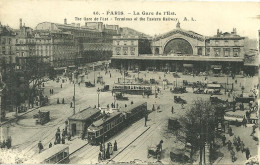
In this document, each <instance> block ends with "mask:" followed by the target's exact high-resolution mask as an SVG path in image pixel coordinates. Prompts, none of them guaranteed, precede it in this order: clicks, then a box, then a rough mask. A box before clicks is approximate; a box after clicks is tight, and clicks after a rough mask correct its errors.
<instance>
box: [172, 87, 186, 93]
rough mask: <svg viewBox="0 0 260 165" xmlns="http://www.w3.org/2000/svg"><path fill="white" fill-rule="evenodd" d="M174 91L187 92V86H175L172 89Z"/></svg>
mask: <svg viewBox="0 0 260 165" xmlns="http://www.w3.org/2000/svg"><path fill="white" fill-rule="evenodd" d="M171 92H172V93H186V92H187V91H186V87H174V88H173V89H172V90H171Z"/></svg>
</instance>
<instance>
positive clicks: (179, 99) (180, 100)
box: [174, 96, 187, 104]
mask: <svg viewBox="0 0 260 165" xmlns="http://www.w3.org/2000/svg"><path fill="white" fill-rule="evenodd" d="M174 102H175V103H178V104H187V101H186V100H184V99H182V98H181V97H180V96H174Z"/></svg>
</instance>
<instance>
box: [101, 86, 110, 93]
mask: <svg viewBox="0 0 260 165" xmlns="http://www.w3.org/2000/svg"><path fill="white" fill-rule="evenodd" d="M106 91H109V85H104V88H102V89H101V92H106Z"/></svg>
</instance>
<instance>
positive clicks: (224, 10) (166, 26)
mask: <svg viewBox="0 0 260 165" xmlns="http://www.w3.org/2000/svg"><path fill="white" fill-rule="evenodd" d="M143 11H144V12H145V13H142V12H143ZM167 11H169V12H171V13H173V12H174V13H175V15H163V14H164V12H167ZM116 12H117V13H119V14H120V15H115V13H116ZM122 12H123V15H122ZM134 12H135V14H137V13H139V14H140V15H134ZM156 12H160V13H161V15H156ZM97 13H98V14H100V15H95V14H97ZM103 13H104V14H103ZM151 13H152V14H153V15H147V14H151ZM111 14H113V15H111ZM75 17H78V18H82V20H81V21H79V20H75ZM84 17H86V18H92V21H90V22H95V21H94V20H93V19H94V18H95V17H97V18H98V19H99V20H98V21H102V20H100V17H102V18H104V19H105V18H108V20H104V21H102V22H103V23H104V24H116V25H119V26H120V27H130V28H133V29H135V30H138V31H140V32H143V33H145V34H148V35H152V36H153V35H158V34H163V33H166V32H168V31H171V30H173V29H175V28H176V23H177V20H178V21H179V22H180V24H181V28H183V29H185V30H192V31H194V32H196V33H199V34H202V35H205V36H213V35H215V34H216V32H217V29H220V31H222V32H231V31H232V29H233V28H236V29H237V33H238V34H239V35H241V36H246V37H249V38H257V35H258V30H259V29H260V2H198V1H197V2H196V1H195V2H187V1H178V2H176V1H175V2H167V1H160V2H155V1H145V0H142V1H137V0H134V1H121V0H109V1H104V0H101V1H98V2H95V1H93V0H91V1H89V0H74V1H72V0H0V21H1V24H3V25H9V26H10V27H12V28H18V27H19V19H20V18H22V19H23V23H25V25H26V26H29V27H32V28H35V27H36V26H37V24H38V23H41V22H54V23H63V20H64V18H67V22H68V23H73V22H74V23H81V25H84V20H83V19H84ZM115 17H117V18H123V17H127V18H132V20H131V21H119V19H117V20H116V19H115ZM140 17H143V18H145V19H146V20H145V21H140ZM147 17H149V18H153V19H156V18H161V19H163V17H165V18H168V17H170V18H172V19H173V21H162V20H161V21H158V19H157V21H148V20H147ZM185 17H186V18H187V19H188V20H189V21H184V19H185ZM134 18H137V20H134ZM191 19H193V20H194V21H191Z"/></svg>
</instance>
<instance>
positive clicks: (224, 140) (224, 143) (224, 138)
mask: <svg viewBox="0 0 260 165" xmlns="http://www.w3.org/2000/svg"><path fill="white" fill-rule="evenodd" d="M222 143H223V146H225V145H226V136H225V135H223V136H222Z"/></svg>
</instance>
